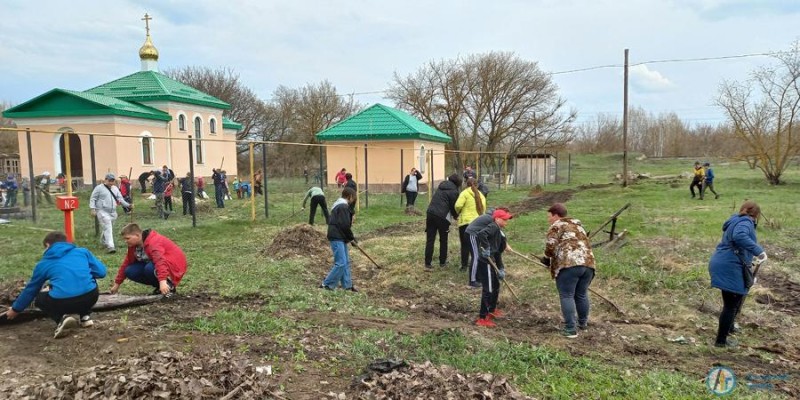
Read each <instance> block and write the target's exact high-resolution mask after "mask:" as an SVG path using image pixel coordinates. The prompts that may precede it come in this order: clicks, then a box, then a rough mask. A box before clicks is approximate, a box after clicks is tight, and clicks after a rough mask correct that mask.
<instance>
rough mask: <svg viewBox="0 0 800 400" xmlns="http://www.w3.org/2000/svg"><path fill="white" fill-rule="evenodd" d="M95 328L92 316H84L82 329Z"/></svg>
mask: <svg viewBox="0 0 800 400" xmlns="http://www.w3.org/2000/svg"><path fill="white" fill-rule="evenodd" d="M92 326H94V321H93V320H92V316H91V315H84V316H82V317H81V327H83V328H89V327H92Z"/></svg>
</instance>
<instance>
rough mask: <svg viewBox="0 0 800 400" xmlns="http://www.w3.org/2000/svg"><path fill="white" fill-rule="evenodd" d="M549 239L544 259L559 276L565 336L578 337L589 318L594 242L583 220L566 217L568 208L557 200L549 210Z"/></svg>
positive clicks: (557, 284)
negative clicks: (589, 292) (579, 331)
mask: <svg viewBox="0 0 800 400" xmlns="http://www.w3.org/2000/svg"><path fill="white" fill-rule="evenodd" d="M547 222H548V223H549V224H550V228H549V229H548V230H547V242H546V244H545V249H544V257H542V259H541V261H542V263H543V264H544V265H547V266H549V267H550V276H551V277H552V278H553V279H555V280H556V288H558V295H559V297H560V298H561V314H562V316H563V317H564V330H563V331H562V332H561V334H562V336H564V337H568V338H576V337H578V331H577V329H576V326H575V314H576V313H577V314H578V325H577V328H578V329H586V327H587V323H588V321H589V307H590V306H589V294H588V291H589V285H590V284H591V283H592V279H594V271H595V264H594V253H592V243H591V242H590V241H589V237H588V236H587V235H586V230H584V229H583V225H581V221H579V220H577V219H575V218H570V217H567V208H566V207H564V205H563V204H561V203H555V204H553V205H552V206H550V208H549V209H548V210H547Z"/></svg>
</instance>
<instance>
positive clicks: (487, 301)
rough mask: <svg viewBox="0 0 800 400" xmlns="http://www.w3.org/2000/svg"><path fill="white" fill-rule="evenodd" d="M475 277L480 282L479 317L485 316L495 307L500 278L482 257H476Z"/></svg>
mask: <svg viewBox="0 0 800 400" xmlns="http://www.w3.org/2000/svg"><path fill="white" fill-rule="evenodd" d="M476 276H477V279H478V282H480V283H481V286H482V288H483V290H481V311H480V317H481V318H486V316H487V315H489V313H490V312H494V310H495V309H496V308H497V299H498V298H499V297H500V280H499V279H497V273H496V272H494V268H492V266H491V265H489V262H488V261H487V260H486V259H484V258H479V259H478V267H477V274H476Z"/></svg>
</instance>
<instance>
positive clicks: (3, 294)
mask: <svg viewBox="0 0 800 400" xmlns="http://www.w3.org/2000/svg"><path fill="white" fill-rule="evenodd" d="M22 289H25V281H24V280H22V279H18V280H11V281H8V282H5V283H4V284H2V285H0V306H10V305H11V303H13V302H14V300H16V299H17V296H19V294H20V293H22Z"/></svg>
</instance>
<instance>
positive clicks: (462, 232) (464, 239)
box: [458, 224, 472, 268]
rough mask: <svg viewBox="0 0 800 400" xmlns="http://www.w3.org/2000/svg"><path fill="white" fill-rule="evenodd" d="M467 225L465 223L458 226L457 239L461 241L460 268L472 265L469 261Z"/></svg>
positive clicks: (470, 249)
mask: <svg viewBox="0 0 800 400" xmlns="http://www.w3.org/2000/svg"><path fill="white" fill-rule="evenodd" d="M468 226H469V224H465V225H461V226H459V227H458V239H459V241H460V242H461V268H469V267H471V266H472V263H471V262H470V256H471V255H472V245H471V244H470V243H469V235H467V227H468Z"/></svg>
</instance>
